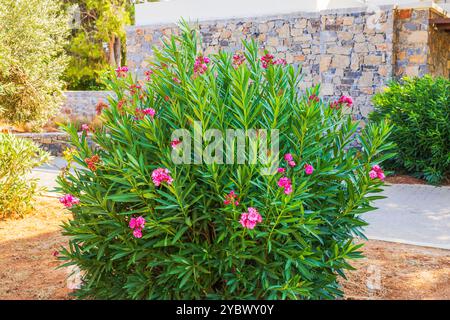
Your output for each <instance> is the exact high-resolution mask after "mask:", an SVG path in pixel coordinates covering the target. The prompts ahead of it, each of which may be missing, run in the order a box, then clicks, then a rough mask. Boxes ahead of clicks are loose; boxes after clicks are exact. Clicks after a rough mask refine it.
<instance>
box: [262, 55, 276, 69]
mask: <svg viewBox="0 0 450 320" xmlns="http://www.w3.org/2000/svg"><path fill="white" fill-rule="evenodd" d="M261 64H262V67H263V68H264V69H267V67H268V66H270V65H271V64H273V55H271V54H270V53H266V54H265V55H264V56H262V57H261Z"/></svg>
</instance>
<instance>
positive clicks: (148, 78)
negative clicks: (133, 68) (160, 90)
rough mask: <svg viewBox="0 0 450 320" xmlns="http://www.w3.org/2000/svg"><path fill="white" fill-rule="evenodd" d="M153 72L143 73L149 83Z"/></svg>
mask: <svg viewBox="0 0 450 320" xmlns="http://www.w3.org/2000/svg"><path fill="white" fill-rule="evenodd" d="M152 74H153V70H146V71H144V75H145V80H146V81H150V80H151V78H152Z"/></svg>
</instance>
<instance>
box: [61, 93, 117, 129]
mask: <svg viewBox="0 0 450 320" xmlns="http://www.w3.org/2000/svg"><path fill="white" fill-rule="evenodd" d="M111 95H112V93H111V92H109V91H66V92H64V96H65V100H64V103H63V105H62V106H61V116H62V117H64V118H66V119H67V118H69V119H79V120H85V121H87V122H89V121H92V119H93V118H94V117H95V114H96V109H95V107H96V105H97V104H98V103H99V102H100V101H103V102H105V103H108V97H109V96H111Z"/></svg>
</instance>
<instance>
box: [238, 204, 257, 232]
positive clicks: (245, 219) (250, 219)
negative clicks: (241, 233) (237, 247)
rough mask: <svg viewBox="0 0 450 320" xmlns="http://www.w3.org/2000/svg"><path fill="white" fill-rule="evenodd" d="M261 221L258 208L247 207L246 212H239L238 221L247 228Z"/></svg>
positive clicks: (251, 227)
mask: <svg viewBox="0 0 450 320" xmlns="http://www.w3.org/2000/svg"><path fill="white" fill-rule="evenodd" d="M261 222H262V216H261V215H260V214H259V212H258V210H256V209H255V208H252V207H249V208H248V212H244V213H242V214H241V218H240V220H239V223H240V224H241V225H242V226H243V227H244V228H247V229H253V228H255V226H256V225H257V224H258V223H261Z"/></svg>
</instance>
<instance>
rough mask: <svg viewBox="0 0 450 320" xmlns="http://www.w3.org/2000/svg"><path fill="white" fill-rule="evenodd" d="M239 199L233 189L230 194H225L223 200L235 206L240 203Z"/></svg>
mask: <svg viewBox="0 0 450 320" xmlns="http://www.w3.org/2000/svg"><path fill="white" fill-rule="evenodd" d="M236 199H237V194H236V193H235V192H234V190H231V191H230V193H229V194H227V195H226V196H225V200H224V201H223V203H224V204H226V205H229V204H233V203H234V205H235V206H238V205H239V199H238V200H236Z"/></svg>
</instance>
